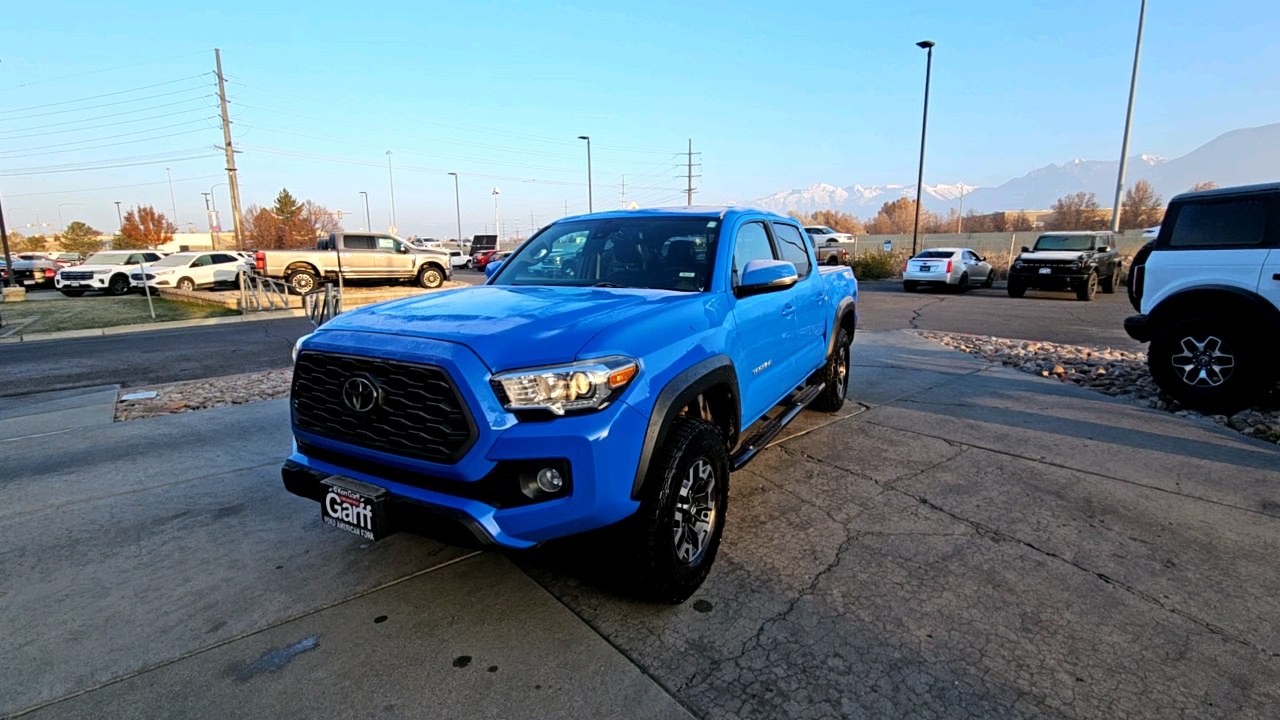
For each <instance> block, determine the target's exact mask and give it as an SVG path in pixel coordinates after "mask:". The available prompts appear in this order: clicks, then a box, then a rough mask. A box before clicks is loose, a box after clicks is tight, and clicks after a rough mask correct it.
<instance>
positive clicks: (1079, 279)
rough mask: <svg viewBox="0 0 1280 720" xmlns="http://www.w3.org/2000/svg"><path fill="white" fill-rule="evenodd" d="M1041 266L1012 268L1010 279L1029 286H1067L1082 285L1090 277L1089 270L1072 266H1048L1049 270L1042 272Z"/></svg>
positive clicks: (1050, 287) (1048, 287)
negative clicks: (1076, 268) (1020, 268)
mask: <svg viewBox="0 0 1280 720" xmlns="http://www.w3.org/2000/svg"><path fill="white" fill-rule="evenodd" d="M1040 270H1041V268H1031V269H1029V270H1028V269H1024V270H1012V269H1011V270H1010V271H1009V281H1010V282H1017V283H1019V284H1021V285H1023V286H1025V287H1029V288H1045V289H1054V288H1066V287H1076V286H1078V285H1082V284H1084V283H1085V281H1087V280H1088V279H1089V271H1088V270H1072V269H1070V268H1066V267H1063V268H1057V267H1050V268H1048V270H1049V272H1047V273H1042V272H1040Z"/></svg>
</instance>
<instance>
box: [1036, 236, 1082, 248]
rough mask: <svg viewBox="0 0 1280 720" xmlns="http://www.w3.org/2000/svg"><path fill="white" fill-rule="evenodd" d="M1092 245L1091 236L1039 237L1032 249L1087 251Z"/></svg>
mask: <svg viewBox="0 0 1280 720" xmlns="http://www.w3.org/2000/svg"><path fill="white" fill-rule="evenodd" d="M1092 244H1093V236H1092V235H1041V236H1040V239H1038V240H1036V246H1035V248H1033V249H1034V250H1035V251H1037V252H1039V251H1041V250H1088V249H1089V247H1090V246H1091V245H1092Z"/></svg>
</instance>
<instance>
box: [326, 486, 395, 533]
mask: <svg viewBox="0 0 1280 720" xmlns="http://www.w3.org/2000/svg"><path fill="white" fill-rule="evenodd" d="M322 486H323V487H324V489H325V495H324V498H322V499H321V501H320V517H321V519H322V520H324V522H325V524H327V525H331V526H333V527H336V528H339V529H342V530H346V531H347V532H349V533H354V534H356V535H359V536H360V537H362V538H365V539H366V540H381V539H382V538H383V537H385V536H386V535H387V534H388V532H387V528H386V515H387V513H386V508H385V501H386V497H387V491H386V490H385V489H383V488H380V487H376V486H373V485H369V484H367V483H362V482H360V481H358V480H352V479H351V478H346V477H341V476H338V475H334V476H333V477H330V478H328V479H327V480H325V481H324V482H323V483H322Z"/></svg>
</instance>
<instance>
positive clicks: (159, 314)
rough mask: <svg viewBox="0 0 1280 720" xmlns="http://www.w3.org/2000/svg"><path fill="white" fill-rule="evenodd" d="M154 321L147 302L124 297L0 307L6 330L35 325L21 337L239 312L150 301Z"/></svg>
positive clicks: (169, 301) (0, 314)
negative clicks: (13, 325)
mask: <svg viewBox="0 0 1280 720" xmlns="http://www.w3.org/2000/svg"><path fill="white" fill-rule="evenodd" d="M151 301H152V302H153V303H155V307H156V318H155V320H152V319H151V312H150V310H148V309H147V299H146V298H145V297H140V296H135V295H125V296H123V297H104V296H95V297H83V298H61V299H50V300H28V301H27V302H23V303H5V304H0V317H2V318H3V320H4V324H5V325H6V326H8V325H9V324H10V323H12V322H16V321H18V320H21V319H23V318H36V321H35V322H33V323H31V324H29V325H27V326H26V327H24V328H23V329H22V330H21V331H19V332H20V333H21V334H23V335H28V334H31V333H40V332H58V331H61V330H88V329H91V328H102V327H115V326H117V325H142V324H146V323H151V322H165V321H168V320H193V319H197V318H207V317H221V316H224V315H238V314H239V312H238V311H236V310H232V309H230V308H226V307H220V306H217V305H203V304H200V303H189V302H177V301H174V300H161V299H159V298H152V299H151Z"/></svg>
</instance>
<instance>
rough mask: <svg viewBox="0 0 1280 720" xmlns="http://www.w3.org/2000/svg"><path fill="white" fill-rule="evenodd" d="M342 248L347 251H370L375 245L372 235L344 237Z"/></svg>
mask: <svg viewBox="0 0 1280 720" xmlns="http://www.w3.org/2000/svg"><path fill="white" fill-rule="evenodd" d="M342 247H344V248H346V249H347V250H372V249H374V248H375V247H377V245H376V244H375V243H374V240H373V236H372V235H346V236H344V237H343V238H342Z"/></svg>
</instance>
